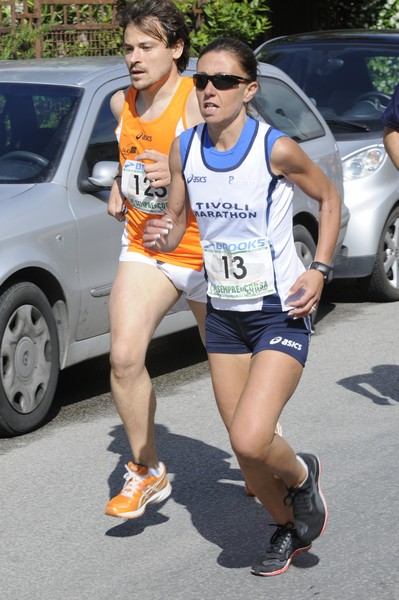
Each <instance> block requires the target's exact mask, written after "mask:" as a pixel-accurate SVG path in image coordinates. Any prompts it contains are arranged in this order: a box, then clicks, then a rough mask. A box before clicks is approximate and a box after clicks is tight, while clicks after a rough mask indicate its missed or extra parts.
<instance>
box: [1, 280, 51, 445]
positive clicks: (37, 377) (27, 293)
mask: <svg viewBox="0 0 399 600" xmlns="http://www.w3.org/2000/svg"><path fill="white" fill-rule="evenodd" d="M0 356H1V363H0V365H1V369H0V434H2V435H5V436H15V435H20V434H23V433H27V432H28V431H32V430H34V429H36V428H37V427H39V426H40V425H42V424H43V422H44V421H45V419H46V417H47V415H48V412H49V410H50V407H51V404H52V402H53V398H54V394H55V391H56V387H57V381H58V374H59V343H58V334H57V327H56V323H55V320H54V316H53V313H52V310H51V306H50V304H49V302H48V300H47V298H46V296H45V295H44V294H43V292H42V291H41V290H40V289H39V288H38V287H37V286H36V285H34V284H32V283H29V282H21V283H17V284H14V285H13V286H11V287H10V288H8V289H7V290H6V291H5V292H4V293H3V294H2V295H1V296H0Z"/></svg>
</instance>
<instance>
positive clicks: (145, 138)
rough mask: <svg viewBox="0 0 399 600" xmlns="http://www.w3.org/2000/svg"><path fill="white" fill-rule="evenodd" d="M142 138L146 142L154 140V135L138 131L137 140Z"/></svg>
mask: <svg viewBox="0 0 399 600" xmlns="http://www.w3.org/2000/svg"><path fill="white" fill-rule="evenodd" d="M140 139H142V140H143V141H144V142H152V135H146V134H145V133H138V134H137V135H136V140H140Z"/></svg>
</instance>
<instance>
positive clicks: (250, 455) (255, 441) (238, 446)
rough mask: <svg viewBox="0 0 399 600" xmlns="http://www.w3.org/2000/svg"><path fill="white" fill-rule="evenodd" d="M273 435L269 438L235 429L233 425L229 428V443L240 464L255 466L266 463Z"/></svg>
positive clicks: (249, 431) (248, 430)
mask: <svg viewBox="0 0 399 600" xmlns="http://www.w3.org/2000/svg"><path fill="white" fill-rule="evenodd" d="M273 437H274V434H273V433H272V434H271V435H270V436H268V435H267V433H265V431H262V432H256V431H254V430H250V429H248V428H243V427H237V426H236V425H235V424H234V423H233V424H232V426H231V428H230V443H231V447H232V448H233V450H234V453H235V455H236V456H237V458H238V460H239V461H240V462H241V463H248V464H256V463H259V462H262V463H263V464H264V463H265V462H267V458H268V455H269V450H270V446H271V444H272V442H273Z"/></svg>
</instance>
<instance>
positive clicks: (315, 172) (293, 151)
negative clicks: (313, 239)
mask: <svg viewBox="0 0 399 600" xmlns="http://www.w3.org/2000/svg"><path fill="white" fill-rule="evenodd" d="M270 164H271V168H272V170H273V172H274V173H275V174H276V175H283V176H284V177H286V178H287V179H288V180H290V181H291V182H292V183H294V184H295V185H297V186H298V187H299V188H300V189H301V190H302V191H303V192H304V193H305V194H307V195H308V196H310V197H311V198H313V199H314V200H316V201H317V202H318V203H319V204H320V209H319V236H318V243H317V249H316V255H315V260H316V261H318V262H321V263H324V264H326V265H331V262H332V259H333V255H334V250H335V247H336V243H337V239H338V235H339V230H340V225H341V198H340V195H339V193H338V190H337V189H336V187H335V186H334V185H333V183H332V182H331V181H330V179H329V178H328V177H327V176H326V175H325V173H324V172H323V171H322V170H321V169H320V167H318V166H317V165H316V164H315V163H314V162H313V161H312V160H311V159H310V158H309V157H308V156H307V154H305V152H304V151H303V150H302V148H301V147H300V146H299V145H298V144H297V143H296V142H294V141H293V140H291V139H290V138H287V137H282V138H279V139H278V140H277V141H276V143H275V144H274V146H273V150H272V154H271V161H270ZM323 285H324V277H323V274H322V273H321V272H320V271H317V270H310V271H306V272H305V273H303V274H302V275H301V276H300V277H299V278H298V279H297V281H296V282H295V284H294V285H293V286H292V288H291V294H292V296H294V295H295V294H297V293H298V292H299V291H300V290H301V293H302V295H301V297H300V299H298V300H295V301H292V302H290V304H291V306H293V307H294V308H293V310H292V311H290V313H291V314H293V315H295V316H298V317H302V316H305V315H307V314H310V313H311V311H312V307H313V306H314V305H315V304H317V302H319V300H320V297H321V293H322V291H323Z"/></svg>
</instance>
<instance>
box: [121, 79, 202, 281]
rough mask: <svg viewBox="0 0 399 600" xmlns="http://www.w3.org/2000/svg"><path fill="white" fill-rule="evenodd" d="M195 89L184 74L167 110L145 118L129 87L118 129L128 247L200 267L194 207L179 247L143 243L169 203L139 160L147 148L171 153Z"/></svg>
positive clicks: (183, 264) (182, 129)
mask: <svg viewBox="0 0 399 600" xmlns="http://www.w3.org/2000/svg"><path fill="white" fill-rule="evenodd" d="M192 89H193V82H192V79H191V78H188V77H183V78H182V80H181V82H180V84H179V87H178V89H177V90H176V92H175V95H174V97H173V99H172V101H171V102H170V103H169V106H168V107H167V108H166V110H165V111H164V112H163V113H162V115H160V116H159V117H158V118H157V119H154V120H153V121H142V120H141V119H140V117H139V116H138V114H137V112H136V96H137V92H136V90H135V89H134V88H133V87H130V88H129V91H128V93H127V96H126V100H125V103H124V106H123V109H122V113H121V116H120V119H119V123H118V126H117V128H116V130H115V133H116V136H117V138H118V142H119V159H120V163H121V166H122V169H123V171H122V190H123V193H124V195H125V197H126V207H127V214H126V226H125V228H126V232H127V237H128V244H129V245H128V251H129V252H138V253H140V254H145V255H147V256H150V257H151V258H155V259H156V260H160V261H162V262H166V263H170V264H173V265H177V266H180V267H187V268H189V269H194V270H197V271H200V270H201V268H202V264H203V262H202V250H201V246H200V243H199V233H198V225H197V221H196V220H195V217H194V215H193V214H192V212H191V211H190V214H189V219H188V223H187V229H186V233H185V235H184V237H183V239H182V241H181V242H180V244H179V246H178V248H176V250H174V251H173V252H170V253H164V252H151V251H150V250H147V248H144V247H143V233H144V228H145V224H146V222H147V220H148V219H150V218H154V216H155V215H160V214H163V213H164V210H165V208H166V205H167V194H168V190H167V188H152V187H151V185H149V183H148V181H147V180H146V177H145V173H144V172H143V163H142V162H139V161H136V160H135V157H136V156H137V154H140V153H142V152H144V150H157V151H158V152H162V153H163V154H169V152H170V147H171V145H172V142H173V140H174V139H175V137H176V136H178V135H179V134H180V133H181V132H182V131H184V130H185V129H187V125H186V120H185V116H184V115H185V108H186V103H187V98H188V96H189V94H190V92H191V90H192Z"/></svg>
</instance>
